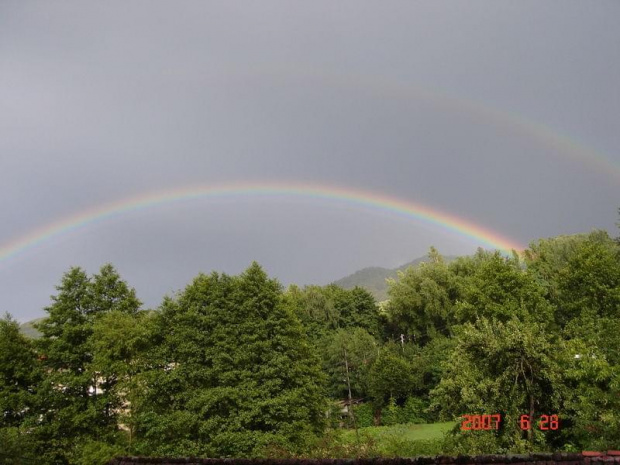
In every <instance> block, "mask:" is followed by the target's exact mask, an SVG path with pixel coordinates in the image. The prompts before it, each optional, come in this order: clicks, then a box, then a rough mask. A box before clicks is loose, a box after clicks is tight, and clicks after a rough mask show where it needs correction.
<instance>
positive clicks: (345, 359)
mask: <svg viewBox="0 0 620 465" xmlns="http://www.w3.org/2000/svg"><path fill="white" fill-rule="evenodd" d="M343 351H344V366H345V369H346V372H347V388H348V389H349V416H350V417H351V421H353V428H355V438H356V439H357V445H358V446H359V443H360V433H359V431H358V430H357V422H356V421H355V415H354V414H353V396H352V395H351V379H350V378H349V360H348V359H347V349H346V348H343Z"/></svg>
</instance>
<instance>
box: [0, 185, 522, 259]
mask: <svg viewBox="0 0 620 465" xmlns="http://www.w3.org/2000/svg"><path fill="white" fill-rule="evenodd" d="M234 196H244V197H245V196H247V197H256V196H270V197H277V196H285V197H303V198H313V199H319V200H332V201H334V200H335V201H339V202H344V203H348V204H352V205H356V206H361V207H365V208H369V209H377V210H381V211H387V212H390V213H394V214H396V215H400V216H404V217H406V218H409V219H416V220H419V221H423V222H426V223H429V224H433V225H436V226H439V227H441V228H443V229H445V230H448V231H451V232H455V233H456V234H457V235H458V236H461V237H466V238H468V239H472V240H473V242H474V243H476V244H477V245H481V246H485V247H490V248H493V249H499V250H501V251H503V252H506V253H510V251H511V250H513V249H514V250H522V249H523V247H522V246H521V245H520V244H518V243H517V242H516V241H514V240H511V239H509V238H507V237H505V236H503V235H501V234H499V233H497V232H494V231H491V230H490V229H487V228H484V227H482V226H480V225H477V224H474V223H473V222H471V221H468V220H466V219H463V218H459V217H457V216H455V215H452V214H449V213H444V212H442V211H440V210H437V209H434V208H431V207H429V206H426V205H422V204H419V203H414V202H411V201H409V200H404V199H399V198H396V197H392V196H388V195H385V194H379V193H376V192H370V191H363V190H358V189H353V188H348V187H347V188H343V187H333V186H325V185H318V184H305V185H304V184H283V183H243V184H224V185H213V186H205V185H198V186H191V187H182V188H177V189H168V190H163V191H156V192H149V193H146V194H141V195H138V196H134V197H130V198H126V199H122V200H120V201H116V202H112V203H108V204H104V205H98V206H96V207H93V208H90V209H88V210H86V211H82V212H80V213H78V214H75V215H73V216H68V217H66V218H63V219H61V220H59V221H56V222H53V223H50V224H48V225H46V226H43V227H42V228H39V229H36V230H34V231H32V232H31V233H29V234H27V235H25V236H22V237H19V238H17V239H15V240H13V241H11V242H9V243H7V244H5V245H4V246H2V247H0V263H1V262H4V261H6V260H8V259H10V258H12V257H15V256H17V255H19V254H20V253H22V252H25V251H26V250H28V249H31V248H33V247H35V246H37V245H40V244H42V243H44V242H46V241H48V240H51V239H52V238H54V237H57V236H60V235H63V234H67V233H69V232H71V231H75V230H77V229H80V228H82V227H85V226H88V225H90V224H93V223H96V222H98V221H102V220H106V219H109V218H112V217H115V216H119V215H123V214H126V213H129V212H132V211H137V210H142V209H146V208H152V207H156V206H160V205H164V204H169V203H175V202H182V201H189V200H194V199H209V198H220V197H234Z"/></svg>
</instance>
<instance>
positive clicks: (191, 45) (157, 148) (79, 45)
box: [0, 0, 620, 321]
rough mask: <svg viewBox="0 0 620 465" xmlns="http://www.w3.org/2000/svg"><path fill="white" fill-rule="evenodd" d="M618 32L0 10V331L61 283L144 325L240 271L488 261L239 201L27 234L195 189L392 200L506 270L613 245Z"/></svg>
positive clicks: (584, 8) (138, 211) (594, 21)
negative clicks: (559, 253)
mask: <svg viewBox="0 0 620 465" xmlns="http://www.w3.org/2000/svg"><path fill="white" fill-rule="evenodd" d="M618 17H620V2H618V1H615V0H608V1H605V0H600V1H598V2H596V3H595V4H594V5H593V4H592V3H591V2H585V1H571V0H563V1H560V0H556V1H551V0H549V1H546V2H540V1H538V0H531V1H530V0H521V1H519V2H508V1H497V0H489V1H482V0H472V1H467V2H436V1H431V0H429V1H416V2H411V1H402V2H401V1H385V0H381V1H338V2H333V1H316V0H315V1H312V2H290V1H270V0H265V1H261V2H253V1H240V2H224V1H221V2H212V1H176V2H168V1H154V0H148V1H146V0H144V1H141V0H132V1H130V2H127V1H108V2H85V1H58V2H47V1H26V2H24V1H21V0H19V1H11V0H4V1H3V2H1V3H0V214H1V222H0V250H4V252H5V254H4V256H2V255H0V313H4V312H9V313H11V314H12V315H13V316H14V317H15V318H16V319H18V320H19V321H27V320H29V319H32V318H38V317H41V316H44V315H45V312H44V308H45V307H46V306H47V305H49V304H50V303H51V297H50V296H52V295H53V294H55V293H56V289H55V286H57V285H58V284H59V283H60V281H61V279H62V275H63V273H65V272H66V271H68V270H69V268H70V267H72V266H80V267H82V268H84V269H85V270H86V271H87V272H88V273H96V272H97V271H98V269H99V268H100V266H101V265H103V264H104V263H108V262H110V263H112V264H114V265H115V266H116V268H117V269H118V271H119V273H120V274H121V276H122V277H123V279H125V280H126V281H127V282H128V283H129V285H130V286H132V287H135V289H136V291H137V294H138V297H139V298H140V299H141V300H142V301H143V302H144V305H145V307H148V308H155V307H156V306H157V305H158V304H159V303H160V302H161V299H162V297H163V296H164V295H165V294H171V293H174V292H176V291H177V290H180V289H182V288H183V287H185V286H186V285H187V284H188V283H189V282H190V281H191V279H192V278H193V277H195V276H196V275H197V274H198V273H199V272H211V271H213V270H215V271H219V272H225V273H230V274H237V273H240V272H242V271H243V270H244V269H245V268H247V266H249V264H250V263H251V262H252V261H253V260H256V261H258V262H259V263H260V264H261V265H262V266H263V267H264V268H265V270H266V271H267V272H268V273H269V275H270V276H273V277H276V278H278V279H279V280H280V282H281V283H282V284H283V285H289V284H291V283H297V284H300V285H305V284H327V283H329V282H331V281H334V280H336V279H339V278H341V277H344V276H346V275H348V274H350V273H352V272H354V271H356V270H358V269H361V268H364V267H367V266H384V267H396V266H398V265H401V264H403V263H406V262H408V261H410V260H412V259H414V258H417V257H420V256H423V255H425V254H426V253H427V252H428V249H429V247H430V246H435V247H437V248H438V249H439V251H440V252H441V253H443V254H446V255H457V254H470V253H472V252H474V251H475V250H476V248H477V247H479V246H483V247H485V248H489V247H488V246H487V245H486V244H484V243H482V242H481V241H480V240H479V239H477V238H475V237H474V238H472V237H469V236H467V235H466V234H464V233H463V231H458V230H454V229H450V228H448V227H445V225H443V226H442V225H441V224H435V223H432V222H430V221H426V220H424V219H423V218H421V217H419V216H418V217H416V216H415V215H412V216H406V215H399V214H396V213H395V212H394V211H390V210H389V209H388V208H385V207H381V206H376V205H375V206H372V205H370V204H368V203H365V204H364V203H363V202H362V203H360V202H358V203H354V202H351V201H346V200H343V199H342V198H340V199H338V198H335V197H333V196H332V197H329V196H323V197H320V196H312V195H303V193H302V195H288V194H285V193H281V194H280V195H262V194H259V193H258V192H252V191H249V192H245V193H244V192H239V193H238V194H237V195H234V193H233V195H220V196H205V197H201V198H196V199H191V200H190V199H185V200H183V199H181V200H178V201H175V202H167V203H159V204H153V205H151V206H150V207H148V208H134V209H129V210H127V211H124V212H119V213H118V214H116V215H113V216H111V217H106V218H100V219H99V220H98V221H90V222H89V221H86V222H85V223H84V224H82V225H81V226H80V227H79V228H74V229H71V230H66V231H65V230H59V231H58V232H57V234H55V235H50V236H49V237H47V236H45V234H44V232H45V231H49V230H50V229H49V228H52V229H53V227H54V225H56V226H58V225H62V224H68V223H67V221H69V220H70V219H71V218H73V217H78V216H79V215H84V214H86V213H88V212H97V211H101V210H102V208H103V206H105V205H126V204H127V202H128V201H130V200H131V199H140V198H144V197H145V196H147V197H148V195H150V194H153V193H160V194H162V195H164V197H165V193H166V192H173V191H174V192H177V191H182V190H183V189H186V190H187V189H190V187H191V188H192V189H194V190H195V189H209V188H213V187H214V186H224V187H226V186H244V185H250V184H261V185H267V186H273V185H276V184H278V185H280V184H285V185H287V186H322V187H321V188H322V189H336V190H339V191H342V192H350V191H353V190H354V191H356V192H364V195H365V196H366V197H365V198H370V197H373V196H375V197H376V196H388V197H390V198H393V199H397V200H398V201H399V202H403V203H405V204H409V205H415V206H422V207H424V208H426V209H427V210H428V211H431V212H441V213H442V214H446V215H450V216H451V217H453V218H458V219H460V220H463V221H465V222H467V223H468V224H470V225H475V226H477V227H479V228H483V229H485V230H487V231H491V232H492V234H493V237H495V236H497V237H499V236H502V237H504V238H506V239H507V240H509V241H510V242H511V243H512V244H518V245H521V246H523V247H525V246H527V244H529V243H530V242H531V241H533V240H536V239H538V238H543V237H551V236H556V235H560V234H575V233H581V232H589V231H591V230H593V229H604V230H607V231H609V233H610V234H612V235H614V236H615V235H617V234H618V229H617V227H616V225H615V223H616V222H617V221H618V207H620V195H619V194H620V86H619V85H618V83H619V82H620V53H618V50H619V49H618V45H619V44H620V28H618V27H617V18H618ZM192 186H193V187H192ZM63 222H64V223H63ZM46 228H47V229H46ZM61 229H62V228H61ZM37 234H38V236H37ZM29 240H30V242H36V243H31V244H30V246H28V247H21V246H20V247H21V248H20V247H17V245H16V244H26V245H28V244H29V243H28V241H29ZM17 249H19V250H17ZM22 249H23V250H22ZM7 251H8V252H11V253H8V252H7Z"/></svg>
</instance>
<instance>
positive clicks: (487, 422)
mask: <svg viewBox="0 0 620 465" xmlns="http://www.w3.org/2000/svg"><path fill="white" fill-rule="evenodd" d="M461 418H464V420H463V422H462V423H461V430H462V431H472V430H476V431H477V430H489V429H499V424H500V422H501V419H502V416H501V415H500V414H499V413H495V414H493V415H463V416H462V417H461Z"/></svg>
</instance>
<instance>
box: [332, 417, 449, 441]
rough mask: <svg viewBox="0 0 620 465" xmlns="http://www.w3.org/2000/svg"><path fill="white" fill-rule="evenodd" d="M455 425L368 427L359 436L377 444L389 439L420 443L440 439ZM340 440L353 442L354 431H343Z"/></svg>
mask: <svg viewBox="0 0 620 465" xmlns="http://www.w3.org/2000/svg"><path fill="white" fill-rule="evenodd" d="M454 425H456V423H454V422H451V421H449V422H446V423H430V424H427V425H414V424H406V425H394V426H369V427H367V428H360V430H359V431H360V434H362V435H368V436H370V437H372V438H374V439H375V440H377V442H380V441H381V440H384V439H389V438H398V439H402V440H406V441H420V440H431V439H442V438H443V435H444V434H445V433H447V432H448V431H450V430H451V429H452V428H454ZM342 438H343V439H345V440H347V441H352V442H354V441H355V431H354V430H346V431H343V434H342Z"/></svg>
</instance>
